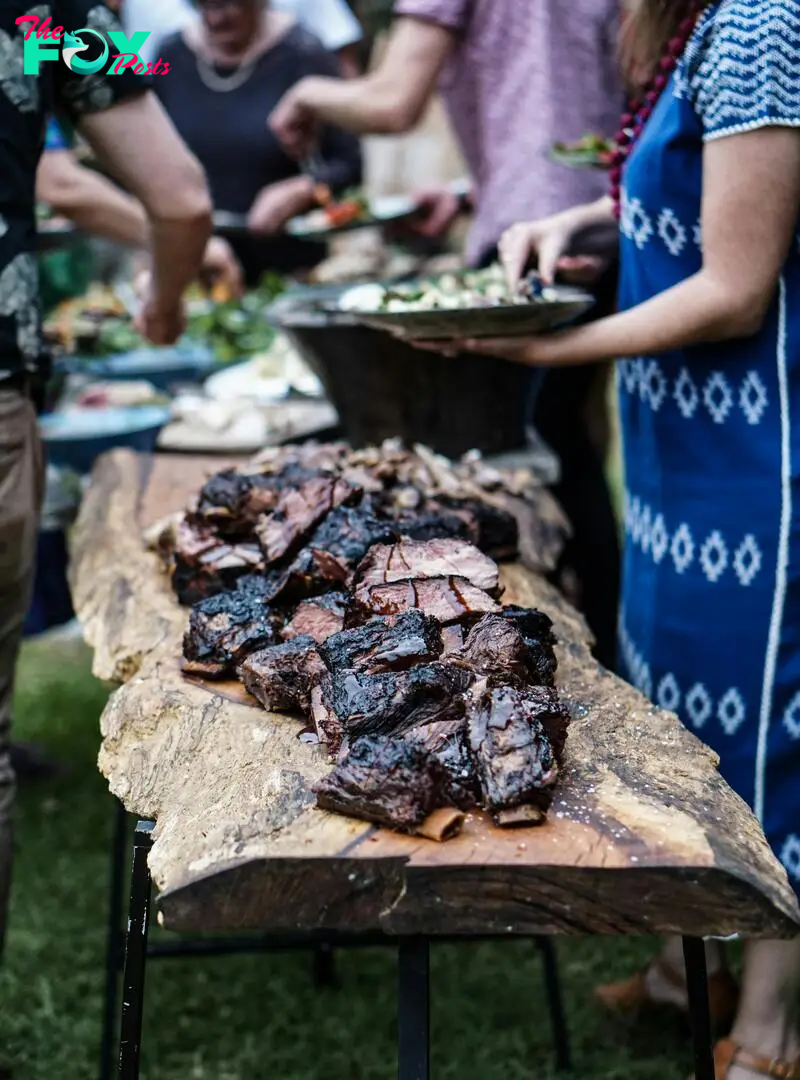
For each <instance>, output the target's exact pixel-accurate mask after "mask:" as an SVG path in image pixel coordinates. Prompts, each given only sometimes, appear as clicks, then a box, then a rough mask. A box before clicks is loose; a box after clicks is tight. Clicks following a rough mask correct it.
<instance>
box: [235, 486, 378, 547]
mask: <svg viewBox="0 0 800 1080" xmlns="http://www.w3.org/2000/svg"><path fill="white" fill-rule="evenodd" d="M361 494H362V493H361V491H360V490H359V489H358V488H354V487H352V485H350V484H348V483H347V482H346V481H344V480H338V479H336V477H333V476H318V477H314V478H313V479H312V480H307V481H305V482H304V483H303V484H301V485H300V486H299V487H297V488H287V489H286V490H284V491H283V492H281V495H280V498H279V499H278V502H277V504H276V506H275V509H274V510H273V511H272V512H271V513H269V514H265V515H264V516H263V517H262V518H261V519H260V520H259V522H258V523H257V525H256V529H255V532H256V536H257V538H258V542H259V544H260V545H261V550H262V551H263V553H264V559H265V561H266V564H267V565H268V566H270V565H272V564H273V563H276V562H278V561H279V560H280V559H283V558H284V557H285V556H287V555H292V554H294V553H295V552H296V551H297V549H298V548H299V547H300V545H301V544H302V543H303V542H304V540H306V539H307V537H308V536H309V535H310V534H311V533H312V532H313V530H314V529H315V528H316V527H317V526H318V525H319V524H320V522H322V521H323V520H324V518H325V517H326V516H327V515H328V514H329V513H330V512H331V510H335V509H336V507H338V506H341V505H342V504H343V503H346V502H351V501H353V500H355V499H359V498H361Z"/></svg>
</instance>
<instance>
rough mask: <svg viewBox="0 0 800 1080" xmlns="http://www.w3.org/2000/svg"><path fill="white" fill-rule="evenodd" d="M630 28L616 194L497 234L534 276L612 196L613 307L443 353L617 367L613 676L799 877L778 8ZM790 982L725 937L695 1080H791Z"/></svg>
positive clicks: (786, 142) (794, 277)
mask: <svg viewBox="0 0 800 1080" xmlns="http://www.w3.org/2000/svg"><path fill="white" fill-rule="evenodd" d="M633 19H634V23H633V25H632V27H631V32H632V35H633V40H634V41H637V42H638V43H639V44H640V45H642V44H643V45H644V46H645V49H644V51H638V52H637V53H636V54H635V55H636V58H637V60H638V61H639V66H640V67H641V65H642V64H643V65H644V68H645V70H646V72H647V76H648V77H650V78H651V82H650V84H649V87H648V92H647V93H645V95H644V99H643V101H644V104H645V108H644V116H646V117H648V118H647V122H646V123H644V124H642V123H641V122H639V123H636V118H635V117H630V118H628V119H626V121H625V124H626V125H628V126H631V125H632V126H633V128H634V130H633V132H629V133H628V134H627V135H626V136H625V138H624V139H623V140H622V141H623V142H625V143H627V144H628V145H627V146H626V148H625V151H624V155H621V156H624V158H625V160H624V162H623V163H621V164H622V165H623V167H622V169H621V179H620V181H619V187H620V188H621V190H619V192H618V203H619V205H618V207H615V205H614V199H613V198H607V199H605V200H602V201H601V202H600V203H597V204H594V205H592V206H590V207H581V208H578V209H576V210H574V211H570V212H568V213H566V214H562V215H559V216H557V217H554V218H550V219H547V220H546V221H543V222H537V223H534V224H530V225H519V226H515V227H514V229H512V230H510V232H509V233H508V234H506V237H505V238H504V241H503V244H502V246H501V252H502V256H503V259H504V262H505V263H506V266H507V268H508V269H509V273H510V275H511V277H512V278H514V277H518V275H519V273H520V271H521V269H522V268H523V266H524V265H525V263H526V261H527V259H528V257H529V256H530V255H531V253H535V254H537V255H538V258H539V266H540V270H541V272H542V274H543V276H544V277H545V278H546V279H552V277H553V275H554V273H555V272H556V270H557V269H562V270H567V269H569V268H570V266H574V263H575V260H574V259H572V260H566V259H564V258H563V256H564V253H565V252H566V251H567V250H568V247H569V245H570V242H571V240H572V238H573V237H575V236H576V235H577V234H578V232H579V231H580V230H581V229H583V228H584V227H587V226H600V225H603V224H606V225H610V224H611V223H612V222H613V220H614V217H615V216H616V215H615V213H614V211H615V209H616V210H617V214H618V216H619V233H620V258H621V286H620V302H619V314H617V315H614V316H612V317H611V318H607V319H603V320H600V321H598V322H594V323H591V324H589V325H587V326H585V327H581V328H580V329H576V330H572V331H565V332H563V333H560V334H557V335H554V336H550V337H546V338H541V339H534V340H527V341H523V342H520V341H519V340H517V341H511V340H508V341H497V342H492V343H491V344H490V345H489V346H487V343H486V342H485V341H481V342H468V343H464V344H465V347H468V348H470V347H471V348H475V349H479V350H480V351H481V352H482V353H485V352H486V351H487V349H490V350H491V351H494V352H495V353H496V354H497V355H500V356H504V357H507V358H509V359H515V360H518V361H520V362H522V363H528V364H533V365H558V364H568V363H569V364H574V363H585V362H589V361H603V360H607V359H610V358H614V357H627V359H624V360H622V361H620V364H619V396H620V410H621V418H622V428H623V440H624V452H625V474H626V489H627V490H626V498H625V533H626V555H625V568H624V578H625V584H624V590H623V599H622V611H621V618H620V644H621V653H622V656H623V660H624V663H625V665H626V667H627V674H628V678H629V679H630V680H631V681H632V682H634V683H635V684H636V685H637V686H638V687H639V688H640V689H641V690H642V691H643V692H644V693H645V694H647V695H648V696H649V697H651V698H652V700H653V701H655V702H656V703H657V704H658V705H661V706H663V707H664V708H667V709H671V710H674V711H675V712H677V713H678V715H679V716H680V717H681V718H682V720H683V721H684V722H685V723H686V724H687V725H688V726H689V727H690V728H691V729H692V730H693V731H695V732H696V733H697V735H698V736H699V737H700V738H701V739H702V740H703V741H704V742H706V743H709V744H710V745H711V746H712V747H713V748H714V749H715V750H716V751H717V752H718V754H719V756H720V760H721V770H722V773H723V775H724V776H725V777H726V779H727V780H728V781H729V783H730V784H731V785H732V786H733V787H734V788H735V789H736V791H738V792H739V794H740V795H741V796H742V797H743V798H744V799H745V800H746V801H747V802H748V803H749V804H750V806H751V807H752V808H753V810H754V811H755V813H756V815H757V816H758V818H759V820H760V821H761V823H762V825H763V827H764V830H765V832H766V835H767V837H768V839H769V841H770V843H771V845H772V847H773V849H774V851H775V852H776V854H777V855H778V857H779V858H780V859H781V861H782V863H783V865H784V867H785V868H786V871H787V874H788V876H789V878H790V880H791V882H792V884H793V885H794V886H795V888H796V889H798V890H800V518H798V516H797V513H796V508H800V239H799V238H798V219H799V217H800V0H718V2H712V3H706V4H703V3H691V2H690V0H689V2H681V0H640V4H639V10H638V11H637V12H636V13H635V14H634V16H633ZM687 23H688V26H687ZM687 41H688V43H687ZM673 69H674V70H673ZM640 119H641V118H640ZM709 965H710V969H711V971H712V973H715V974H714V980H713V981H714V983H715V988H716V990H717V995H716V1006H717V1009H716V1011H717V1018H718V1019H723V1018H724V1016H723V1014H724V1012H725V1011H726V1002H728V1001H729V1000H730V997H731V995H730V994H729V993H726V988H730V986H731V982H732V980H731V979H730V976H728V975H727V972H726V971H725V968H724V960H723V957H722V955H721V952H720V951H718V950H715V949H711V948H710V949H709ZM681 969H682V965H681V960H680V951H679V949H676V947H675V945H674V943H670V944H669V945H668V946H667V949H666V951H665V953H664V954H663V955H662V957H661V959H660V960H659V961H657V962H656V963H655V964H653V965H652V966H651V968H649V969H648V971H647V972H645V973H642V974H641V975H640V976H638V977H637V978H636V979H633V980H630V981H629V982H628V983H627V984H624V985H622V986H616V987H612V988H606V992H605V997H606V1000H607V1001H608V1002H615V1003H617V1004H624V1003H626V1001H627V1002H628V1003H633V1002H634V1001H635V1000H637V999H638V1000H639V1001H641V1000H642V999H649V1000H651V1001H657V1002H665V1003H666V1002H669V1003H672V1004H676V1005H679V1006H681V1005H685V1002H686V991H685V986H684V985H683V984H682V977H681V975H680V974H679V973H680V972H681ZM798 984H800V942H798V941H795V942H784V943H771V942H765V943H751V944H749V945H748V947H747V952H746V957H745V974H744V982H743V986H742V993H741V998H740V1001H739V1009H738V1014H737V1016H736V1019H735V1023H734V1027H733V1032H732V1038H731V1039H729V1040H724V1041H723V1042H722V1043H720V1044H718V1047H717V1080H722V1078H723V1077H725V1078H727V1080H744V1078H745V1077H746V1076H748V1075H749V1076H752V1075H753V1074H760V1075H772V1076H783V1077H787V1078H790V1080H791V1078H800V1037H799V1036H798V1030H797V1027H796V1026H795V1022H794V1001H795V995H796V992H797V990H798ZM734 1004H735V1001H734ZM773 1059H778V1060H780V1061H782V1062H784V1063H785V1066H786V1067H785V1070H784V1071H775V1069H774V1068H773V1071H772V1072H770V1062H771V1061H773Z"/></svg>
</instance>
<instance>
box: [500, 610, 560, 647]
mask: <svg viewBox="0 0 800 1080" xmlns="http://www.w3.org/2000/svg"><path fill="white" fill-rule="evenodd" d="M503 618H504V619H507V620H508V621H509V622H510V623H512V624H513V625H514V626H516V628H517V629H518V630H519V632H520V633H521V634H522V636H523V637H524V638H525V639H526V641H528V640H533V641H542V642H544V643H545V644H547V645H555V644H556V641H557V639H556V636H555V634H554V633H553V620H552V619H551V618H550V617H549V616H547V615H545V613H544V612H543V611H538V610H537V609H536V608H523V607H517V606H516V605H515V604H507V605H506V606H505V607H504V608H503Z"/></svg>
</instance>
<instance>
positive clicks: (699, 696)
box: [685, 683, 714, 728]
mask: <svg viewBox="0 0 800 1080" xmlns="http://www.w3.org/2000/svg"><path fill="white" fill-rule="evenodd" d="M685 705H686V711H687V713H688V714H689V719H690V720H691V721H692V723H693V724H694V726H695V727H696V728H701V727H702V726H703V725H704V724H705V722H706V721H707V720H708V718H709V716H711V713H712V711H713V708H714V704H713V702H712V701H711V695H710V694H709V692H708V690H706V688H705V687H704V686H703V684H702V683H695V684H694V686H693V687H692V689H691V690H690V691H689V693H688V694H687V695H686V701H685Z"/></svg>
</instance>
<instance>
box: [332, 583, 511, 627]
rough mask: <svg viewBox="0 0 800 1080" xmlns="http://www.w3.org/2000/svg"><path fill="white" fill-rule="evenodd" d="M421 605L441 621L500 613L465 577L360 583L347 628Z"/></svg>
mask: <svg viewBox="0 0 800 1080" xmlns="http://www.w3.org/2000/svg"><path fill="white" fill-rule="evenodd" d="M410 608H419V610H420V611H424V612H425V614H426V615H430V616H431V617H432V618H434V619H436V620H437V621H438V622H440V623H443V624H445V625H446V624H448V623H456V622H460V623H472V622H477V621H478V619H480V618H481V616H482V615H486V614H488V613H489V612H498V611H500V607H499V605H498V604H497V603H495V601H494V600H493V599H492V598H491V596H489V595H488V593H485V592H483V590H482V589H478V588H476V587H475V586H474V585H473V584H472V583H471V582H469V581H467V580H466V578H462V577H442V578H431V579H430V580H428V581H400V582H398V583H397V584H396V585H366V584H362V585H358V586H357V587H356V588H355V589H354V591H353V599H352V602H351V604H350V605H349V607H348V609H347V614H346V615H345V622H344V624H345V627H348V628H349V627H352V626H359V625H361V624H362V623H364V622H366V621H367V620H368V619H371V618H372V617H373V616H375V615H400V614H402V613H403V612H404V611H408V610H409V609H410Z"/></svg>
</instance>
